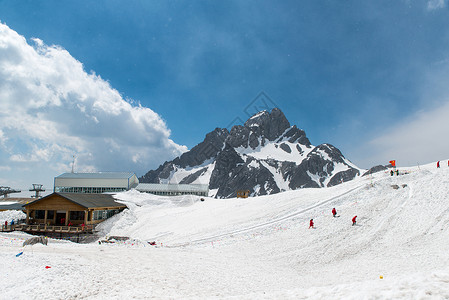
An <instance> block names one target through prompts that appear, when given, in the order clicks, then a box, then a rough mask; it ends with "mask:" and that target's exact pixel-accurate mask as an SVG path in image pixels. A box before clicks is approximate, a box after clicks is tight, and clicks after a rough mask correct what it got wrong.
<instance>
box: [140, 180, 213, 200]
mask: <svg viewBox="0 0 449 300" xmlns="http://www.w3.org/2000/svg"><path fill="white" fill-rule="evenodd" d="M136 190H138V191H139V192H143V193H149V194H154V195H160V196H178V195H197V196H203V197H207V196H208V194H209V186H208V185H207V184H161V183H140V184H139V185H138V186H137V187H136Z"/></svg>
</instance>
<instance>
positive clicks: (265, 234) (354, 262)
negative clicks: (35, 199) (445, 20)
mask: <svg viewBox="0 0 449 300" xmlns="http://www.w3.org/2000/svg"><path fill="white" fill-rule="evenodd" d="M442 165H444V164H442ZM399 170H400V171H401V172H402V173H405V172H406V171H407V172H408V174H404V175H400V176H393V177H392V176H390V175H389V173H384V172H380V173H377V174H373V176H367V177H362V178H358V179H356V180H353V181H351V182H347V183H344V184H341V185H338V186H335V187H332V188H323V189H303V190H297V191H289V192H284V193H279V194H276V195H267V196H261V197H254V198H248V199H212V198H206V199H205V201H200V198H198V197H194V196H183V197H176V198H168V197H160V196H154V195H147V194H140V193H138V192H136V191H130V192H125V193H121V194H118V195H117V196H116V197H117V198H118V199H120V201H123V202H124V203H126V204H127V205H128V207H129V209H128V210H126V211H124V212H122V213H121V214H119V215H116V216H114V217H113V218H111V219H109V220H107V221H105V222H103V223H102V224H101V226H100V228H99V229H100V230H101V234H102V235H104V236H129V237H131V240H130V241H128V242H120V243H115V244H101V245H99V244H98V243H93V244H75V243H71V242H65V241H57V240H50V242H49V244H48V246H43V245H35V246H33V247H32V248H28V246H27V248H25V249H24V253H23V255H21V256H19V257H16V256H15V255H16V254H17V253H20V252H21V251H22V250H23V248H22V247H21V243H22V242H23V240H24V239H26V238H27V236H26V235H25V234H22V233H11V234H0V268H1V270H2V272H1V273H0V274H1V275H0V276H1V277H0V290H1V291H2V293H1V294H0V299H10V298H13V297H14V298H16V299H41V298H42V296H45V297H46V298H48V299H73V298H77V299H104V298H108V299H119V298H137V299H152V298H154V299H343V298H344V299H448V298H449V267H448V266H449V243H448V237H449V229H448V227H449V168H448V167H446V168H444V167H443V168H441V169H436V167H435V164H430V165H427V166H421V167H419V168H418V167H413V168H404V169H399ZM333 207H335V208H336V209H337V212H338V215H339V217H338V218H334V217H332V214H331V210H332V208H333ZM355 215H357V216H358V218H357V225H356V226H352V225H351V218H352V217H353V216H355ZM311 218H313V219H314V222H315V227H316V228H315V229H308V227H309V224H308V223H309V220H310V219H311ZM149 241H156V242H157V245H158V246H157V247H154V246H150V245H149V244H148V243H147V242H149ZM45 266H51V268H48V269H45ZM380 276H382V277H383V278H382V279H381V278H380Z"/></svg>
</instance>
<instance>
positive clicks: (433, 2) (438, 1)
mask: <svg viewBox="0 0 449 300" xmlns="http://www.w3.org/2000/svg"><path fill="white" fill-rule="evenodd" d="M445 6H446V3H445V0H430V1H428V2H427V9H428V10H435V9H440V8H444V7H445Z"/></svg>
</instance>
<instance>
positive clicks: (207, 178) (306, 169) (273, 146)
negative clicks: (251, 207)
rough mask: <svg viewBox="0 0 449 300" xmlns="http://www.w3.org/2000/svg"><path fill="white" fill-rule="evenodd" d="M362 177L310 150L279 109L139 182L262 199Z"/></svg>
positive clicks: (329, 151)
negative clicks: (240, 193) (190, 186)
mask: <svg viewBox="0 0 449 300" xmlns="http://www.w3.org/2000/svg"><path fill="white" fill-rule="evenodd" d="M359 175H360V169H359V168H357V167H356V166H355V165H353V164H352V163H351V162H350V161H349V160H347V159H346V158H345V157H344V156H343V154H342V153H341V152H340V150H338V149H337V148H336V147H334V146H332V145H330V144H321V145H318V146H316V147H314V146H312V145H311V143H310V141H309V139H308V138H307V136H306V134H305V132H304V131H303V130H301V129H298V128H297V127H296V125H293V126H291V125H290V123H289V121H288V120H287V118H286V117H285V115H284V114H283V113H282V111H281V110H279V109H277V108H275V109H273V110H272V111H271V113H270V112H268V111H261V112H259V113H257V114H255V115H254V116H252V117H251V118H249V119H248V120H247V121H246V122H245V124H244V125H236V126H234V127H232V128H231V130H230V131H228V130H227V129H226V128H216V129H215V130H213V131H212V132H210V133H208V134H207V135H206V137H205V139H204V140H203V142H201V143H199V144H198V145H196V146H195V147H193V148H192V149H191V150H190V151H187V152H186V153H184V154H182V155H181V156H180V157H177V158H175V159H174V160H172V161H168V162H165V163H164V164H162V165H161V166H159V168H157V169H156V170H152V171H149V172H148V173H146V174H145V175H144V176H142V177H141V178H140V182H149V183H195V184H208V185H209V189H210V191H211V196H214V197H218V198H230V197H235V195H236V192H237V191H238V190H249V191H250V195H252V196H256V195H266V194H273V193H278V192H281V191H287V190H295V189H299V188H308V187H314V188H319V187H329V186H333V185H336V184H339V183H341V182H344V181H348V180H352V179H353V178H354V177H356V176H359Z"/></svg>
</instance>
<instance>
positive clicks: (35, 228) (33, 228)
mask: <svg viewBox="0 0 449 300" xmlns="http://www.w3.org/2000/svg"><path fill="white" fill-rule="evenodd" d="M1 231H2V232H12V231H24V232H41V233H44V232H48V233H50V232H57V233H92V231H93V226H92V225H86V226H50V225H44V224H38V225H26V224H18V225H8V226H5V225H2V228H1Z"/></svg>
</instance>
